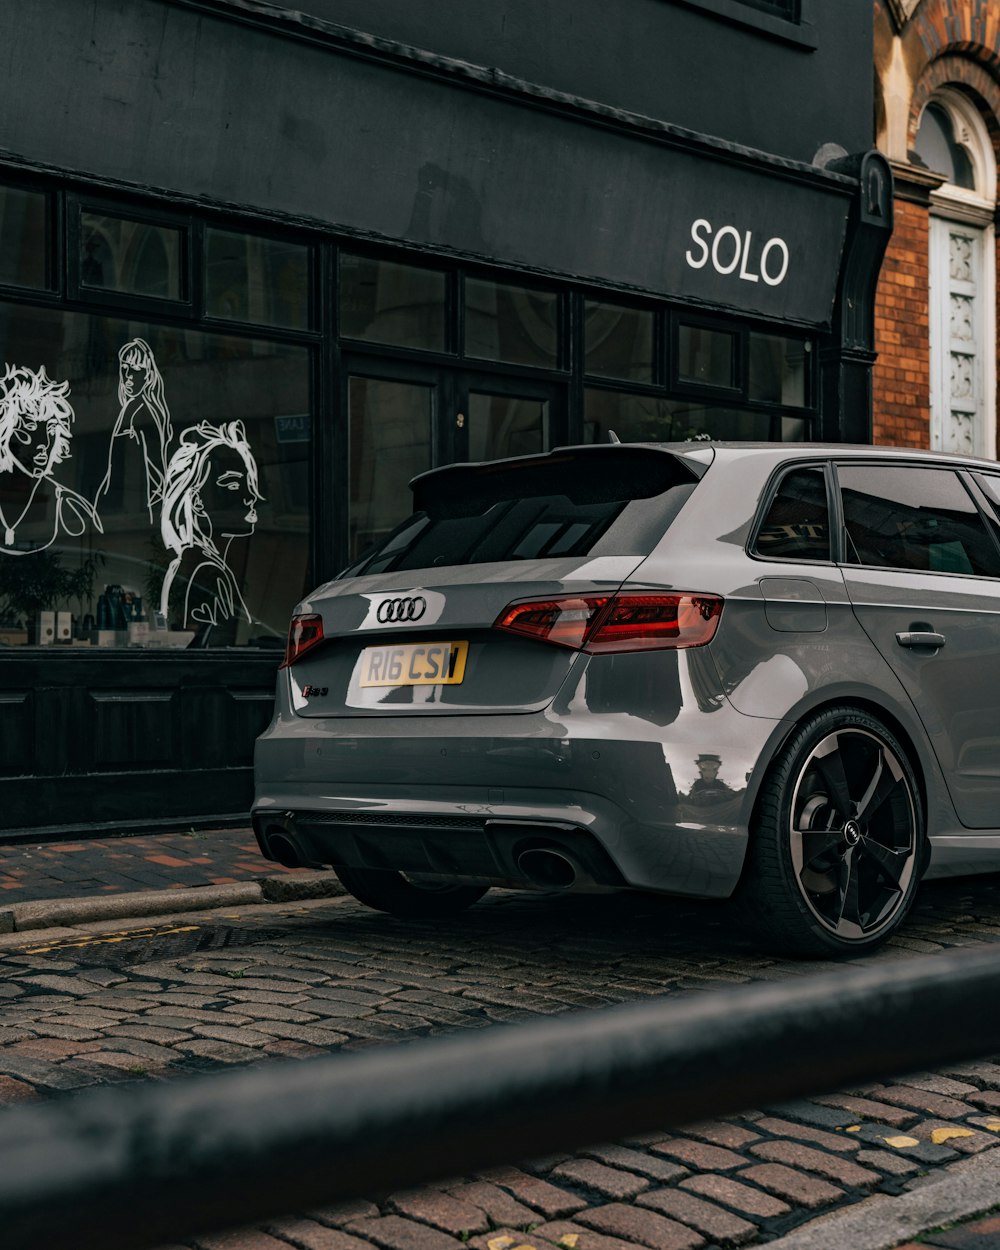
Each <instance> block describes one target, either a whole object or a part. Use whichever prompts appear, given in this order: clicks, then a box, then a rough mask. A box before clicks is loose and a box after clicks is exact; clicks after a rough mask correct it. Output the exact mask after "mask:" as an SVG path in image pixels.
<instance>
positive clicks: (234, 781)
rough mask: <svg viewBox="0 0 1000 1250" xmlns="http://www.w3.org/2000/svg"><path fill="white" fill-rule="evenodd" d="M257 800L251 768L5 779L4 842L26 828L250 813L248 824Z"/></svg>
mask: <svg viewBox="0 0 1000 1250" xmlns="http://www.w3.org/2000/svg"><path fill="white" fill-rule="evenodd" d="M252 800H253V776H252V773H251V771H250V769H249V768H231V769H204V770H200V771H194V772H190V771H187V770H180V771H179V770H177V769H170V770H169V771H165V772H163V771H161V772H122V773H93V774H92V775H90V776H83V777H58V778H55V777H17V778H10V777H0V845H2V844H3V840H4V834H5V833H10V832H13V831H20V830H27V829H45V830H50V829H58V830H60V831H62V832H65V833H66V834H70V835H72V834H74V833H99V834H101V835H103V834H105V833H108V832H113V831H115V830H116V829H143V828H146V827H150V828H153V829H155V828H157V827H160V828H163V827H169V826H171V825H172V826H173V827H175V828H178V827H179V828H184V827H185V821H186V820H191V821H195V820H201V819H204V818H206V817H211V816H213V815H216V816H220V817H221V816H227V817H228V816H234V815H235V816H240V815H245V816H246V819H247V821H248V822H249V812H250V804H251V802H252Z"/></svg>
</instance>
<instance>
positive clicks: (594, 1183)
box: [552, 1159, 649, 1202]
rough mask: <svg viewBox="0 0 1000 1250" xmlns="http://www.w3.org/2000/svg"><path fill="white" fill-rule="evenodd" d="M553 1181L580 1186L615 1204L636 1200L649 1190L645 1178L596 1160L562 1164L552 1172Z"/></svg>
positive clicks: (573, 1160)
mask: <svg viewBox="0 0 1000 1250" xmlns="http://www.w3.org/2000/svg"><path fill="white" fill-rule="evenodd" d="M552 1179H553V1180H554V1181H565V1182H566V1183H567V1184H568V1185H580V1186H582V1187H583V1188H584V1189H590V1190H593V1192H594V1193H597V1194H600V1195H601V1196H602V1197H604V1198H611V1199H612V1200H613V1201H615V1202H622V1201H625V1200H627V1199H630V1198H634V1197H635V1196H636V1195H637V1194H641V1193H642V1191H643V1190H644V1189H648V1188H649V1181H648V1180H647V1179H646V1177H645V1176H637V1175H636V1174H635V1173H634V1172H623V1171H620V1170H619V1169H618V1168H609V1167H607V1166H606V1165H605V1164H603V1163H598V1162H596V1161H595V1160H594V1159H571V1160H570V1161H569V1162H568V1163H561V1164H560V1165H559V1166H558V1167H557V1168H554V1169H553V1170H552Z"/></svg>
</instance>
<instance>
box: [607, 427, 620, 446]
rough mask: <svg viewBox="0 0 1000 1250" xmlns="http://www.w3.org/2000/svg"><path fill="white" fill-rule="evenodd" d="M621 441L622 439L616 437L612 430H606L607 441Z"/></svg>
mask: <svg viewBox="0 0 1000 1250" xmlns="http://www.w3.org/2000/svg"><path fill="white" fill-rule="evenodd" d="M621 441H622V440H621V439H620V438H619V437H618V435H617V434H616V433H615V432H614V430H608V442H609V443H620V442H621Z"/></svg>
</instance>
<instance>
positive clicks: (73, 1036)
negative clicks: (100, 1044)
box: [35, 1020, 100, 1042]
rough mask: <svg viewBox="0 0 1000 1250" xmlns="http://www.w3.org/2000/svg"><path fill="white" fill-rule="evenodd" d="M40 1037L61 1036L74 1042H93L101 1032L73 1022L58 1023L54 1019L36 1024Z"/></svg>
mask: <svg viewBox="0 0 1000 1250" xmlns="http://www.w3.org/2000/svg"><path fill="white" fill-rule="evenodd" d="M35 1031H36V1032H37V1033H38V1035H39V1037H61V1038H66V1039H67V1040H68V1041H74V1042H92V1041H93V1040H94V1039H95V1038H96V1037H99V1036H100V1034H99V1033H96V1032H95V1031H94V1030H93V1029H81V1028H78V1027H77V1026H76V1025H73V1024H58V1023H56V1022H55V1021H54V1020H41V1021H39V1023H38V1024H36V1025H35Z"/></svg>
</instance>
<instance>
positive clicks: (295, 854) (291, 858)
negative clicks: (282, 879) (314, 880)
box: [267, 829, 305, 868]
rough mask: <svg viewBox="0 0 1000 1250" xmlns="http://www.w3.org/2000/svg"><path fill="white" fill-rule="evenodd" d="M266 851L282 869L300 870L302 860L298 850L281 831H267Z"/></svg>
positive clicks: (302, 864) (302, 863)
mask: <svg viewBox="0 0 1000 1250" xmlns="http://www.w3.org/2000/svg"><path fill="white" fill-rule="evenodd" d="M267 849H268V850H269V851H270V852H271V854H272V855H273V856H274V858H275V859H276V860H277V861H278V863H279V864H281V866H282V867H283V868H302V867H303V866H304V862H305V861H304V860H303V858H302V856H301V855H300V854H299V848H298V847H297V846H296V845H295V843H294V842H293V841H292V839H291V838H290V837H289V836H288V834H287V833H285V831H284V830H283V829H274V830H268V834H267Z"/></svg>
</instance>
